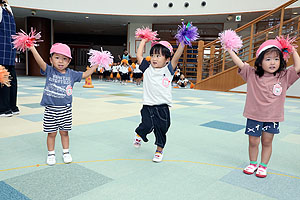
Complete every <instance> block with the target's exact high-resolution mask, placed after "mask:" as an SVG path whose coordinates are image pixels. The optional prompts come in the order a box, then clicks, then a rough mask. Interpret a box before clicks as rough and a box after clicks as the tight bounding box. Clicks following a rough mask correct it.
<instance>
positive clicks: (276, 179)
mask: <svg viewBox="0 0 300 200" xmlns="http://www.w3.org/2000/svg"><path fill="white" fill-rule="evenodd" d="M247 165H248V163H244V164H243V165H241V166H239V167H241V168H243V167H245V166H247ZM269 172H273V173H279V174H286V173H283V172H277V171H274V170H269ZM286 175H288V174H286ZM220 181H222V182H226V183H228V184H231V185H234V186H237V187H241V188H245V189H248V190H251V191H253V192H256V193H260V194H263V195H266V196H269V197H272V198H276V199H290V200H291V199H295V200H296V199H299V198H300V190H299V188H300V180H299V179H296V178H290V177H285V176H278V175H273V174H268V176H267V177H266V178H257V177H256V176H255V175H254V174H253V175H246V174H244V173H243V172H242V170H238V169H235V170H233V171H231V172H230V173H228V174H227V175H225V176H224V177H222V178H221V179H220ZM283 191H284V192H283Z"/></svg>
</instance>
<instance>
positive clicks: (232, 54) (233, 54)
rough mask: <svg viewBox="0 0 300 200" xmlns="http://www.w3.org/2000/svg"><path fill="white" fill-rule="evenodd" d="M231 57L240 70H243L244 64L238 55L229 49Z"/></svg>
mask: <svg viewBox="0 0 300 200" xmlns="http://www.w3.org/2000/svg"><path fill="white" fill-rule="evenodd" d="M227 51H228V53H229V55H230V57H231V58H232V61H233V62H234V63H235V64H236V65H237V66H238V67H239V68H240V69H242V68H243V67H244V62H243V61H242V60H241V59H240V58H239V57H238V56H237V55H236V53H235V52H234V51H232V50H231V49H227Z"/></svg>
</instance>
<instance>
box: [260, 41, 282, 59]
mask: <svg viewBox="0 0 300 200" xmlns="http://www.w3.org/2000/svg"><path fill="white" fill-rule="evenodd" d="M271 47H276V48H277V49H279V50H280V51H281V49H282V46H281V44H280V43H279V42H278V40H267V41H265V42H264V43H262V44H261V45H260V47H259V48H258V50H257V52H256V58H258V56H259V55H260V54H261V52H263V51H265V50H267V49H269V48H271Z"/></svg>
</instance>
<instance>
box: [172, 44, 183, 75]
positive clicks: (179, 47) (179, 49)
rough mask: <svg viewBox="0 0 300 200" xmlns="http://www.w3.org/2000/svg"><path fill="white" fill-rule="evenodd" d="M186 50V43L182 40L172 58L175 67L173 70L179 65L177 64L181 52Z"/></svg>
mask: <svg viewBox="0 0 300 200" xmlns="http://www.w3.org/2000/svg"><path fill="white" fill-rule="evenodd" d="M183 51H184V44H183V42H180V44H179V46H178V49H177V50H176V52H175V54H174V56H173V58H172V60H171V64H172V67H173V70H175V69H176V67H177V64H178V60H179V58H180V56H181V54H182V53H183Z"/></svg>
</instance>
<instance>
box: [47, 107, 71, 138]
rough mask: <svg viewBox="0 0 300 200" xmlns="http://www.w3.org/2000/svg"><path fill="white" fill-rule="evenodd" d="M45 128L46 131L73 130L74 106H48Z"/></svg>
mask: <svg viewBox="0 0 300 200" xmlns="http://www.w3.org/2000/svg"><path fill="white" fill-rule="evenodd" d="M43 128H44V132H45V133H51V132H56V131H57V130H62V131H70V130H72V107H69V106H46V107H45V112H44V123H43Z"/></svg>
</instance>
